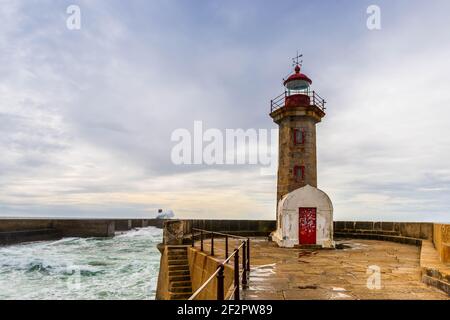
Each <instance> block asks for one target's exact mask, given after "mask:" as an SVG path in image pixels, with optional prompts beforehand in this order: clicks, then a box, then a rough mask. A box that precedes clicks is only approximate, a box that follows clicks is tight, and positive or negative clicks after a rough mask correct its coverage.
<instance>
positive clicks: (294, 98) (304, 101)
mask: <svg viewBox="0 0 450 320" xmlns="http://www.w3.org/2000/svg"><path fill="white" fill-rule="evenodd" d="M294 71H295V73H294V74H292V75H290V76H289V78H287V79H286V80H284V83H283V84H284V86H285V88H286V101H285V103H286V107H290V106H299V105H306V106H307V105H309V104H310V98H309V86H310V85H311V84H312V80H311V79H310V78H308V76H307V75H306V74H303V73H301V72H300V64H297V65H296V66H295V69H294Z"/></svg>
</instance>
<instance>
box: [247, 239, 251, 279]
mask: <svg viewBox="0 0 450 320" xmlns="http://www.w3.org/2000/svg"><path fill="white" fill-rule="evenodd" d="M247 272H250V238H248V239H247Z"/></svg>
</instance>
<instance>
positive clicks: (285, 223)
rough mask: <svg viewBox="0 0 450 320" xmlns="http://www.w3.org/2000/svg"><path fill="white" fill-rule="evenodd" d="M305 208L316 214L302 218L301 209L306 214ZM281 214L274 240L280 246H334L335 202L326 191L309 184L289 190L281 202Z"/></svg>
mask: <svg viewBox="0 0 450 320" xmlns="http://www.w3.org/2000/svg"><path fill="white" fill-rule="evenodd" d="M305 210H306V211H307V212H309V213H310V215H311V216H314V217H311V219H309V216H308V218H302V219H300V216H301V214H300V212H303V214H304V212H305ZM277 215H278V217H277V230H276V231H275V233H274V234H273V235H272V239H273V240H274V241H275V242H276V243H277V244H278V246H280V247H287V248H292V247H294V246H305V245H306V246H307V245H315V246H320V247H322V248H334V241H333V204H332V203H331V200H330V198H329V197H328V195H327V194H326V193H325V192H323V191H322V190H319V189H317V188H315V187H312V186H310V185H307V186H305V187H302V188H299V189H296V190H294V191H292V192H290V193H288V194H287V195H285V196H284V197H283V198H282V199H281V200H280V202H279V203H278V210H277ZM314 230H315V232H314ZM313 242H314V243H313Z"/></svg>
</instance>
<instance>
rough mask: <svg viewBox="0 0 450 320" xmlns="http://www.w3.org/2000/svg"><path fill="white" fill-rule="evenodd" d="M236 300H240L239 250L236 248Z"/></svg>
mask: <svg viewBox="0 0 450 320" xmlns="http://www.w3.org/2000/svg"><path fill="white" fill-rule="evenodd" d="M234 300H239V250H238V249H235V250H234Z"/></svg>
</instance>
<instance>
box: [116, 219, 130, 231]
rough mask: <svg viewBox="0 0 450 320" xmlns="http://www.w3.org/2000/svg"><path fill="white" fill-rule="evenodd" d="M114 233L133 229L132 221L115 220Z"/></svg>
mask: <svg viewBox="0 0 450 320" xmlns="http://www.w3.org/2000/svg"><path fill="white" fill-rule="evenodd" d="M114 224H115V230H116V231H128V230H131V229H132V228H133V221H132V220H131V219H116V220H114Z"/></svg>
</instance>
